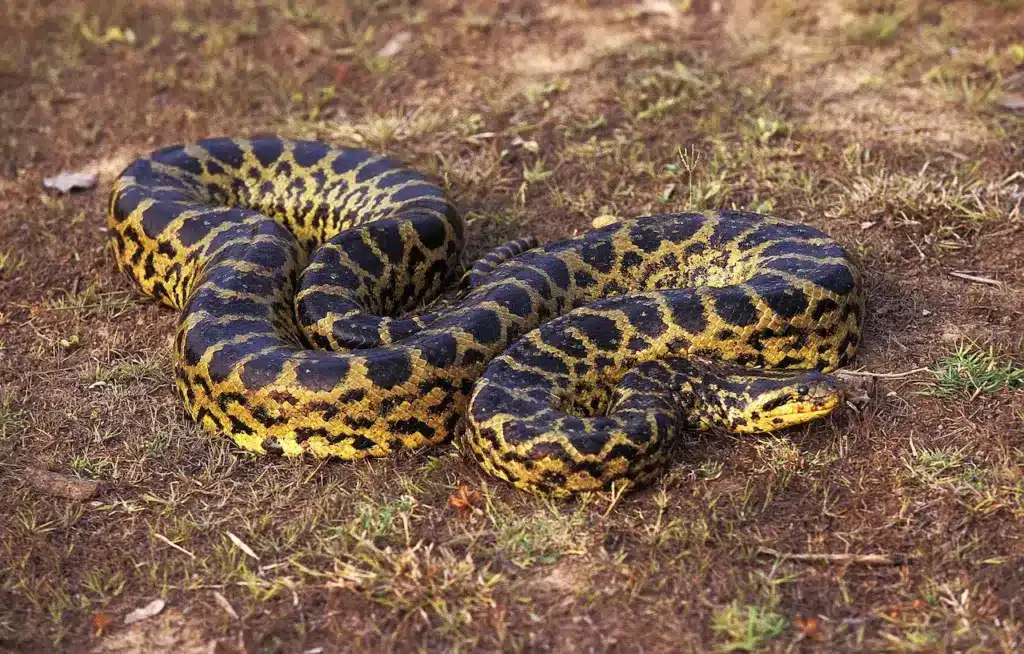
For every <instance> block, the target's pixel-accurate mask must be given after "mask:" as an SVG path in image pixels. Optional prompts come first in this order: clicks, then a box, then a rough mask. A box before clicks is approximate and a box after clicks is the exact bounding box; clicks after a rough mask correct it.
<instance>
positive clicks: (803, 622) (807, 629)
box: [793, 616, 822, 640]
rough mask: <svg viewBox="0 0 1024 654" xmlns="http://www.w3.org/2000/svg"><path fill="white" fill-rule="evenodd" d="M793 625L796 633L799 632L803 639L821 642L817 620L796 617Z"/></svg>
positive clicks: (819, 626)
mask: <svg viewBox="0 0 1024 654" xmlns="http://www.w3.org/2000/svg"><path fill="white" fill-rule="evenodd" d="M793 624H794V625H795V626H796V629H797V631H799V632H800V635H802V636H803V637H804V638H809V639H811V640H821V637H822V633H821V625H819V624H818V620H817V618H803V617H800V616H797V618H796V619H795V620H793Z"/></svg>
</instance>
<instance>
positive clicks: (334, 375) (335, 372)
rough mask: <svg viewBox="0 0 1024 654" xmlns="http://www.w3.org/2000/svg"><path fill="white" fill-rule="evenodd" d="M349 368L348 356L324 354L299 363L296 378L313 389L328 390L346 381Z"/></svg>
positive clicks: (315, 390)
mask: <svg viewBox="0 0 1024 654" xmlns="http://www.w3.org/2000/svg"><path fill="white" fill-rule="evenodd" d="M348 370H349V361H348V359H347V358H344V357H331V356H322V357H316V358H311V359H309V360H306V361H302V362H301V363H299V364H298V365H297V366H296V367H295V378H296V380H297V381H298V382H299V383H300V384H302V385H303V386H305V387H306V388H307V389H309V390H311V391H314V392H326V391H331V390H334V389H335V388H337V387H338V385H339V384H341V383H342V382H343V381H345V377H347V376H348Z"/></svg>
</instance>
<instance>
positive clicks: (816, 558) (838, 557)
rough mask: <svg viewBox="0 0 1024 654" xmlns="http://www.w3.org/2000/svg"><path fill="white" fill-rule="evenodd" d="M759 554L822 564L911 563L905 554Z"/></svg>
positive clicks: (768, 550) (769, 552)
mask: <svg viewBox="0 0 1024 654" xmlns="http://www.w3.org/2000/svg"><path fill="white" fill-rule="evenodd" d="M757 553H758V554H764V555H766V556H773V557H775V558H777V559H789V560H792V561H813V562H821V563H858V564H861V565H903V564H904V563H909V562H910V559H911V557H909V556H906V555H904V554H851V553H841V554H829V553H822V554H815V553H807V552H805V553H801V552H779V551H776V550H773V549H769V548H765V547H762V548H761V549H759V550H758V551H757Z"/></svg>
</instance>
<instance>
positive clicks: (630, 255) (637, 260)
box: [619, 252, 644, 275]
mask: <svg viewBox="0 0 1024 654" xmlns="http://www.w3.org/2000/svg"><path fill="white" fill-rule="evenodd" d="M643 261H644V259H643V257H641V256H640V255H639V254H638V253H636V252H627V253H625V254H623V255H622V260H621V261H620V262H619V270H621V271H622V274H623V275H627V274H629V271H631V270H632V269H633V268H636V267H637V266H639V265H640V264H641V263H643Z"/></svg>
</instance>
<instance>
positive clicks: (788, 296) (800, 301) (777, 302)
mask: <svg viewBox="0 0 1024 654" xmlns="http://www.w3.org/2000/svg"><path fill="white" fill-rule="evenodd" d="M761 297H762V299H764V301H765V303H766V304H768V306H769V307H771V308H772V311H774V312H775V313H777V314H778V315H779V316H780V317H782V318H792V317H794V316H798V315H800V314H801V313H803V312H804V311H806V310H807V306H808V305H809V304H810V299H808V297H807V294H806V293H804V292H803V291H802V290H801V289H799V288H797V287H795V286H787V287H785V288H781V289H779V290H776V291H775V292H774V293H765V294H763V295H762V296H761Z"/></svg>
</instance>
